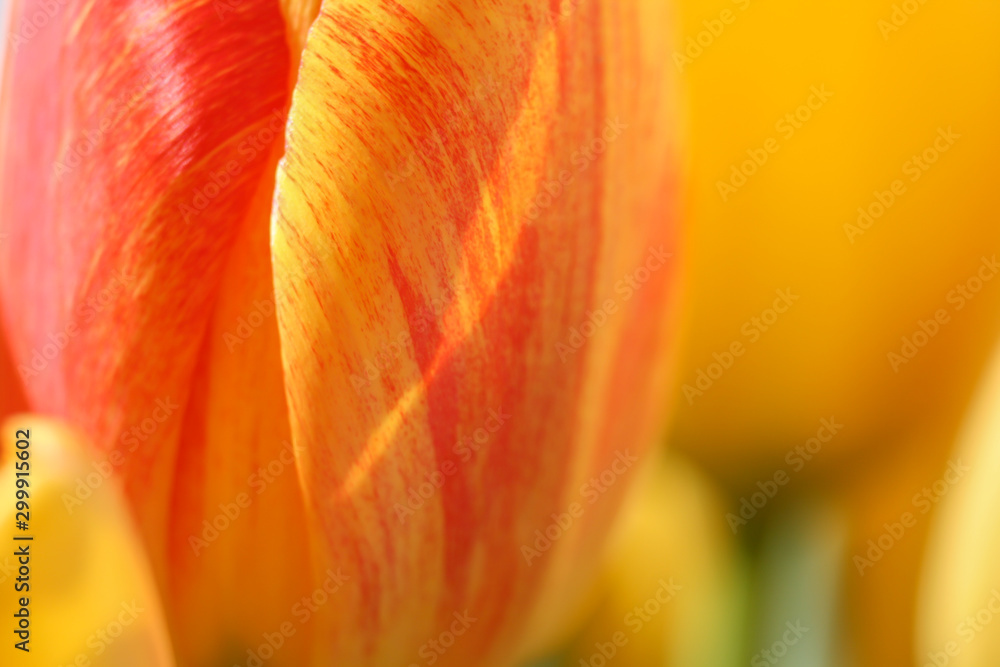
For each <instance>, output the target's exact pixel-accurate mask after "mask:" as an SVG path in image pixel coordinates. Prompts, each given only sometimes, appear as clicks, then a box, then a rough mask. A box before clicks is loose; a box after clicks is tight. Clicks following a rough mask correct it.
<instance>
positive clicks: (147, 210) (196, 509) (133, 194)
mask: <svg viewBox="0 0 1000 667" xmlns="http://www.w3.org/2000/svg"><path fill="white" fill-rule="evenodd" d="M53 4H54V5H58V10H59V11H57V12H55V13H54V14H52V15H51V17H50V18H49V19H47V21H46V24H45V26H44V27H43V28H40V29H38V30H37V31H36V33H35V34H33V35H31V36H30V39H28V40H27V41H25V42H20V41H15V42H12V43H11V47H10V52H9V62H8V69H7V72H6V74H7V76H6V77H5V90H6V92H7V93H8V94H6V95H5V96H4V108H3V123H2V128H3V130H2V131H3V153H2V166H0V168H2V170H3V174H2V178H0V183H2V185H0V187H2V188H3V191H2V198H0V201H2V203H0V224H2V232H4V233H7V234H9V238H8V239H6V240H5V241H4V243H3V244H2V245H0V260H2V262H0V263H2V268H0V279H2V282H3V297H4V299H3V300H4V305H5V310H6V316H7V317H6V320H7V322H8V324H9V325H10V329H11V334H12V342H13V349H14V358H15V360H16V362H17V363H18V364H20V365H22V366H23V367H24V369H25V371H26V372H25V376H26V377H25V383H26V386H27V390H28V394H29V396H30V399H31V402H32V405H33V406H34V407H35V408H36V409H39V410H41V411H45V412H49V413H55V414H59V415H62V416H64V417H66V418H67V419H68V420H69V421H71V422H72V423H73V424H74V425H77V426H79V427H80V428H82V430H83V431H84V432H85V433H86V434H87V435H88V436H89V437H90V439H91V440H92V442H93V443H94V446H95V447H96V448H98V449H99V450H101V451H102V452H103V453H104V455H105V457H106V458H105V460H108V461H116V460H117V461H120V463H116V464H115V467H116V469H117V471H118V473H119V474H120V475H121V476H122V478H123V481H124V484H125V488H126V492H127V496H128V498H129V500H130V502H131V504H132V506H133V511H134V512H135V513H136V515H137V517H138V519H139V522H140V525H141V527H142V529H143V532H144V537H145V539H146V542H147V545H148V548H149V552H150V556H151V558H152V560H153V563H154V566H155V570H156V572H157V576H158V579H159V583H160V585H161V587H162V588H163V590H164V591H165V596H164V597H165V598H166V604H167V606H168V610H169V613H170V621H171V625H172V631H173V634H174V638H175V640H176V642H177V653H178V658H179V660H180V661H181V662H182V663H184V664H209V663H211V664H221V662H223V661H224V660H227V659H229V658H233V662H236V661H238V660H241V659H243V658H244V657H245V650H246V649H247V648H248V647H256V646H258V645H259V643H260V642H261V641H262V640H261V635H262V633H264V632H270V631H273V629H274V628H275V627H279V626H280V624H281V623H282V622H284V621H285V620H287V619H288V618H289V616H290V614H291V608H292V606H293V604H294V602H295V601H296V600H297V599H298V598H299V597H300V596H301V593H300V589H302V590H306V591H307V590H308V586H307V585H306V583H305V582H306V581H308V577H309V567H308V559H307V556H308V552H307V548H306V545H305V537H304V532H303V531H304V529H303V525H302V522H301V516H302V515H303V512H302V509H301V501H300V495H299V490H298V485H297V481H296V474H295V472H294V466H292V467H291V468H288V470H289V472H284V473H283V474H281V475H278V476H276V477H277V479H276V480H275V481H274V482H268V484H267V488H266V491H264V492H261V493H260V494H259V497H258V494H257V489H259V488H260V487H259V486H257V485H256V483H257V482H259V481H260V479H261V476H260V475H259V474H256V473H257V469H258V468H259V467H261V466H264V467H266V466H267V465H268V464H270V463H271V462H272V461H275V460H277V459H279V457H280V456H281V449H282V442H283V441H285V442H287V441H289V440H290V432H289V430H288V424H287V410H286V407H285V400H284V389H283V387H282V385H281V366H280V355H279V352H278V347H277V345H278V338H277V325H276V323H275V319H274V317H273V315H272V316H271V317H269V318H267V317H264V316H263V315H262V314H261V313H257V312H255V310H254V309H255V308H256V307H257V306H256V305H255V304H256V303H257V302H261V303H265V304H266V303H267V302H269V301H270V303H271V304H272V305H271V308H272V309H273V281H272V278H271V274H270V250H269V237H268V226H269V225H268V219H269V214H270V207H271V199H272V194H273V173H274V168H275V165H276V163H277V160H278V157H279V156H280V154H281V150H282V147H281V136H282V134H283V130H284V119H285V108H286V106H287V102H288V94H289V89H290V86H291V83H292V82H291V80H290V72H291V69H292V64H293V62H292V61H293V59H292V57H291V56H290V53H289V45H288V40H289V28H288V27H287V26H286V23H285V20H284V18H283V16H282V12H281V8H280V7H279V5H278V3H276V2H268V1H266V0H240V1H239V2H237V1H235V0H232V1H230V0H194V1H191V2H184V3H181V4H177V3H169V2H165V1H163V0H142V1H138V0H136V1H128V2H127V1H121V0H119V1H111V2H96V3H90V2H75V1H74V2H59V3H52V2H46V1H37V0H24V1H23V2H22V3H21V4H20V6H19V7H18V14H17V18H15V24H16V25H20V20H21V18H20V17H32V16H34V15H35V13H37V12H45V11H46V8H47V7H51V6H52V5H53ZM15 92H16V94H15ZM264 308H265V310H266V306H264ZM258 317H260V318H261V319H260V321H259V322H258V319H257V318H258ZM247 318H249V319H250V321H251V322H253V323H254V328H253V335H252V337H246V338H245V339H244V337H243V335H242V331H243V329H242V328H240V326H239V321H240V320H241V319H242V320H246V319H247ZM227 334H229V336H233V335H236V336H237V338H238V341H239V344H233V343H231V341H230V339H229V338H227ZM285 456H286V458H287V454H286V455H285ZM241 494H247V495H248V497H249V498H251V499H252V502H250V503H249V507H242V508H240V510H241V513H240V516H239V517H238V518H236V519H233V520H232V521H231V523H232V525H231V526H230V527H229V528H228V529H226V530H223V531H221V532H220V533H219V535H218V537H217V538H214V539H211V540H210V539H209V538H211V536H212V534H213V533H212V532H211V527H210V526H209V527H206V526H205V523H204V522H205V521H208V522H209V524H211V523H212V522H214V521H216V520H218V523H219V525H221V524H224V523H225V522H226V517H225V516H222V518H221V519H217V517H219V515H220V513H222V514H223V515H224V514H225V512H226V510H227V508H228V509H229V511H230V513H232V505H233V503H238V501H239V499H240V498H241V497H242V496H241ZM237 506H238V505H237ZM198 540H203V541H205V542H207V543H208V546H207V547H205V548H198V546H199V543H198ZM246 554H252V555H253V556H252V557H250V556H248V555H246ZM192 609H200V610H202V612H201V614H198V615H195V614H192V613H191V610H192ZM300 636H304V635H300ZM291 643H292V642H290V644H291ZM297 651H298V649H297V648H290V647H287V646H286V647H285V648H284V649H283V651H282V658H281V659H282V660H289V661H290V662H291V663H293V664H294V663H295V662H296V661H297V659H296V656H297V655H298V653H297Z"/></svg>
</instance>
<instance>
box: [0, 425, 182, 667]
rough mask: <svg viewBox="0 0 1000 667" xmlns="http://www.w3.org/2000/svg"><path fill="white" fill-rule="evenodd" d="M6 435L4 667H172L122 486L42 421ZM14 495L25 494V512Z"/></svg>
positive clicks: (0, 517)
mask: <svg viewBox="0 0 1000 667" xmlns="http://www.w3.org/2000/svg"><path fill="white" fill-rule="evenodd" d="M0 437H2V440H3V458H4V464H3V466H2V468H0V489H2V490H3V502H2V503H0V525H2V526H3V528H2V529H3V538H0V539H2V542H3V556H0V584H2V586H3V594H2V595H0V616H2V617H3V618H4V619H5V620H4V624H5V625H6V626H7V627H6V628H5V630H6V632H4V635H5V636H4V641H3V643H2V644H0V663H2V664H4V665H24V666H25V667H29V666H32V665H38V667H53V666H54V665H60V666H61V665H74V666H76V665H92V666H93V667H122V666H124V665H129V666H136V667H138V666H139V665H141V666H142V667H171V666H172V665H173V664H174V661H173V657H172V654H171V649H170V641H169V637H168V636H167V630H166V622H165V619H164V614H163V612H162V610H161V607H160V601H159V599H158V595H157V592H156V587H155V584H154V582H153V577H152V573H151V570H150V567H149V563H148V561H147V559H146V555H145V552H144V550H143V547H142V544H141V542H140V540H139V539H138V535H137V533H136V531H135V530H134V528H133V526H132V521H131V518H130V516H129V513H128V510H127V508H126V506H125V503H124V501H123V499H122V496H121V492H120V489H119V488H118V484H117V482H116V481H115V480H114V479H109V478H107V476H108V475H110V473H111V466H110V465H109V464H108V463H107V462H103V463H101V462H99V461H98V460H96V459H93V458H91V457H90V456H89V451H90V449H91V448H90V447H85V445H84V443H83V442H82V441H81V439H80V437H79V436H78V435H76V434H75V433H73V432H71V431H70V430H68V429H67V428H65V427H64V426H61V425H59V424H57V423H55V422H52V421H50V420H48V419H44V418H42V417H38V416H36V415H30V414H21V415H17V416H13V417H11V418H9V419H7V420H6V421H5V422H4V423H3V426H2V436H0ZM19 475H20V476H19ZM21 480H23V481H21ZM78 489H85V494H81V495H84V496H85V497H84V498H83V499H82V500H81V499H79V498H77V497H76V494H77V490H78ZM17 491H23V492H25V494H26V496H25V498H23V502H25V503H27V508H26V509H25V510H24V514H23V515H22V514H19V513H17V511H16V508H15V506H14V503H15V493H17ZM18 521H24V522H25V524H26V527H25V528H24V529H23V530H19V529H18V528H17V527H16V526H17V525H18V524H17V523H16V522H18ZM22 525H24V524H22ZM12 629H16V630H17V631H18V632H24V633H25V634H24V635H17V633H16V632H15V633H12ZM21 642H26V643H24V644H21ZM19 644H20V646H23V647H24V648H26V649H28V650H27V652H25V651H22V650H21V649H20V648H18V645H19Z"/></svg>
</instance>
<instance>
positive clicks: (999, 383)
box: [917, 350, 1000, 667]
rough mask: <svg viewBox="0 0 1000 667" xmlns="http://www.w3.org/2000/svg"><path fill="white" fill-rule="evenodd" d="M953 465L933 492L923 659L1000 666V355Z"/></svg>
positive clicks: (962, 666)
mask: <svg viewBox="0 0 1000 667" xmlns="http://www.w3.org/2000/svg"><path fill="white" fill-rule="evenodd" d="M950 463H951V466H950V467H951V468H952V469H951V470H949V471H948V473H947V475H948V476H947V478H944V481H945V482H946V484H945V485H942V486H939V487H938V488H937V489H936V490H935V489H932V491H935V493H934V497H935V498H939V499H940V500H939V503H940V504H939V505H938V508H939V509H938V511H937V513H936V514H935V515H934V517H933V529H932V531H931V537H930V545H929V547H928V549H927V554H926V557H925V559H924V568H923V585H922V587H921V591H920V609H919V611H920V614H919V617H918V618H919V626H918V627H919V629H920V634H919V635H918V641H917V643H918V653H917V657H918V658H919V659H920V660H921V664H923V663H926V662H932V661H933V660H938V661H939V662H940V661H941V660H944V659H947V661H948V662H947V664H948V665H949V667H989V666H992V665H996V664H998V661H1000V519H998V518H997V517H998V512H1000V485H998V484H997V471H998V470H1000V350H998V353H995V354H994V358H993V361H992V363H991V365H990V368H989V371H988V372H987V374H986V377H985V378H984V380H983V382H982V383H981V385H980V387H979V390H978V391H977V394H976V398H975V401H974V402H973V405H972V409H971V410H970V412H969V415H968V418H967V420H966V422H965V425H964V427H963V431H962V435H961V438H960V440H959V444H958V447H956V449H955V451H954V452H953V453H952V456H951V462H950ZM951 481H954V482H955V483H954V484H952V483H951ZM942 490H943V491H944V493H941V494H940V496H939V495H938V493H937V492H940V491H942ZM942 654H943V657H942Z"/></svg>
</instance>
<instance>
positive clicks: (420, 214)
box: [272, 2, 676, 665]
mask: <svg viewBox="0 0 1000 667" xmlns="http://www.w3.org/2000/svg"><path fill="white" fill-rule="evenodd" d="M662 5H663V3H659V2H628V3H616V2H581V3H563V4H562V5H553V6H552V8H549V9H546V8H533V7H532V6H525V5H519V4H515V3H475V4H466V5H463V6H462V7H461V8H458V7H455V6H451V5H447V6H445V5H437V4H427V3H421V2H384V3H366V2H339V3H327V4H326V5H325V6H324V8H323V10H322V12H321V14H320V16H319V17H318V19H317V20H316V22H315V23H314V24H313V27H312V30H311V32H310V35H309V40H308V43H307V46H306V50H305V52H304V54H303V58H302V70H301V72H300V77H299V81H298V84H297V87H296V90H295V94H294V99H293V104H292V109H291V111H290V123H289V132H288V135H287V137H286V142H287V147H286V154H285V157H284V160H283V163H282V166H281V168H280V170H279V175H278V185H277V191H276V199H275V209H274V217H273V232H272V233H273V256H274V266H275V283H276V293H277V299H278V321H279V329H280V332H281V343H282V357H283V361H284V368H285V388H286V392H287V395H288V403H289V409H290V419H291V428H292V434H293V437H294V442H295V444H296V447H297V448H298V451H299V453H300V466H301V474H302V478H303V484H304V487H305V492H306V498H307V500H306V502H307V507H308V511H309V514H310V517H311V519H312V521H313V525H314V526H315V528H316V544H317V551H318V552H319V553H320V554H322V557H321V559H320V562H318V563H317V569H318V570H319V571H325V570H327V569H330V570H333V571H334V572H336V571H338V570H340V571H342V573H343V574H344V576H345V577H346V582H345V583H344V584H343V586H342V588H341V589H340V590H338V591H337V593H336V596H337V598H336V602H335V603H334V604H328V605H326V606H325V607H323V608H322V609H321V610H320V611H319V614H320V618H318V619H316V620H315V622H316V623H318V624H320V625H321V627H322V630H321V632H322V634H323V636H324V637H326V638H328V641H327V642H325V643H324V644H323V645H322V646H319V647H318V649H317V655H316V657H317V658H318V659H321V660H335V661H336V662H337V664H355V665H382V664H397V665H398V664H404V665H405V664H409V663H411V662H422V661H423V660H425V659H426V656H424V655H423V654H422V653H421V652H428V651H430V652H435V653H434V654H435V655H437V656H438V660H439V663H438V664H493V663H497V664H503V663H506V662H507V661H509V660H510V659H511V657H512V656H513V655H514V654H516V653H518V652H519V651H523V650H526V647H525V646H518V644H517V643H516V642H514V640H515V639H516V638H519V637H520V636H522V635H523V634H524V633H526V632H528V631H529V630H536V631H537V634H538V635H539V636H538V637H534V638H532V639H533V640H535V641H536V642H540V641H541V640H542V639H543V637H544V632H543V631H542V630H541V629H542V627H543V626H544V625H545V624H546V622H547V621H550V620H551V618H552V613H553V610H555V609H559V608H561V607H560V606H559V605H558V604H556V603H557V602H561V601H564V600H565V599H567V598H568V597H572V594H573V593H575V592H576V588H577V584H578V582H579V581H580V577H581V576H583V575H584V574H585V573H588V572H590V571H592V569H593V568H594V566H595V560H596V555H597V547H598V545H599V544H600V542H601V539H602V536H603V533H604V532H605V529H606V527H607V525H608V523H609V521H610V520H611V518H612V517H613V516H614V513H615V510H616V506H617V504H618V499H619V497H620V495H621V492H622V491H624V488H625V486H626V479H627V478H628V477H629V472H630V470H629V468H628V467H627V466H626V464H625V463H623V461H630V460H631V459H630V458H629V457H631V456H633V455H639V454H640V453H641V452H642V451H643V450H644V449H645V448H646V446H647V445H648V444H649V443H650V441H651V439H652V438H653V436H654V435H655V434H656V427H657V424H656V417H657V413H658V411H657V410H656V408H655V406H656V405H657V404H656V400H657V398H658V397H661V396H662V389H663V387H664V383H663V379H664V373H663V369H664V365H663V364H662V363H661V362H663V361H664V360H665V359H666V357H667V355H666V354H665V353H666V352H667V350H668V347H669V346H668V345H666V342H667V341H668V340H669V338H670V336H669V331H668V329H667V326H666V325H667V321H666V320H667V317H665V316H664V313H665V312H668V311H669V308H665V306H667V305H668V304H669V301H670V299H671V295H672V287H673V281H672V277H673V275H674V266H675V263H676V258H674V257H669V256H667V255H669V254H670V253H671V252H672V249H673V247H674V246H673V243H674V236H675V220H674V204H675V200H676V197H675V178H676V170H675V166H674V161H673V157H674V151H675V146H674V137H673V133H672V121H673V120H674V118H675V111H674V104H675V98H674V95H673V92H672V90H671V88H670V80H671V75H670V70H669V68H670V67H671V65H670V62H669V58H668V45H667V44H665V43H664V40H663V39H662V33H663V31H664V29H665V28H666V27H667V26H668V24H669V20H670V19H669V16H668V15H667V13H666V11H665V9H664V8H663V6H662ZM602 475H603V479H604V481H605V483H606V482H607V481H608V480H609V479H613V480H614V482H612V483H611V484H602V482H601V481H600V480H601V479H602ZM592 478H596V480H597V481H596V482H594V483H592V482H590V481H588V480H591V479H592ZM597 489H601V490H600V491H597ZM591 493H593V494H594V496H596V497H593V496H591ZM592 497H593V502H591V498H592ZM574 503H576V504H577V505H573V504H574ZM571 506H573V507H578V508H579V511H578V514H579V516H578V517H576V518H574V519H573V520H572V526H571V527H569V528H568V529H566V530H565V531H564V534H563V535H562V536H561V538H560V539H558V540H556V541H555V543H553V544H552V546H551V548H547V549H545V550H544V551H543V552H539V553H538V554H537V556H532V555H531V550H532V549H533V547H532V545H533V544H535V542H536V540H537V537H536V536H537V534H538V533H536V531H545V529H546V527H547V526H549V524H550V523H552V521H553V518H552V515H553V513H555V514H556V516H559V515H560V514H564V513H567V512H568V511H569V508H570V507H571ZM466 614H467V616H465V618H464V620H463V621H462V622H457V625H455V626H453V624H454V623H456V621H455V619H456V615H458V617H463V616H464V615H466ZM470 618H474V619H476V620H475V621H470V620H469V619H470ZM457 627H460V628H461V629H462V632H461V636H460V637H458V638H457V639H455V641H454V645H453V646H452V647H451V648H449V649H448V650H447V651H445V652H444V654H440V653H437V652H436V651H437V649H435V648H434V646H435V645H431V644H428V642H429V641H431V640H437V639H438V638H439V637H440V636H441V633H442V632H450V631H451V629H453V628H457ZM456 632H457V630H456ZM324 664H325V663H324Z"/></svg>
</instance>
